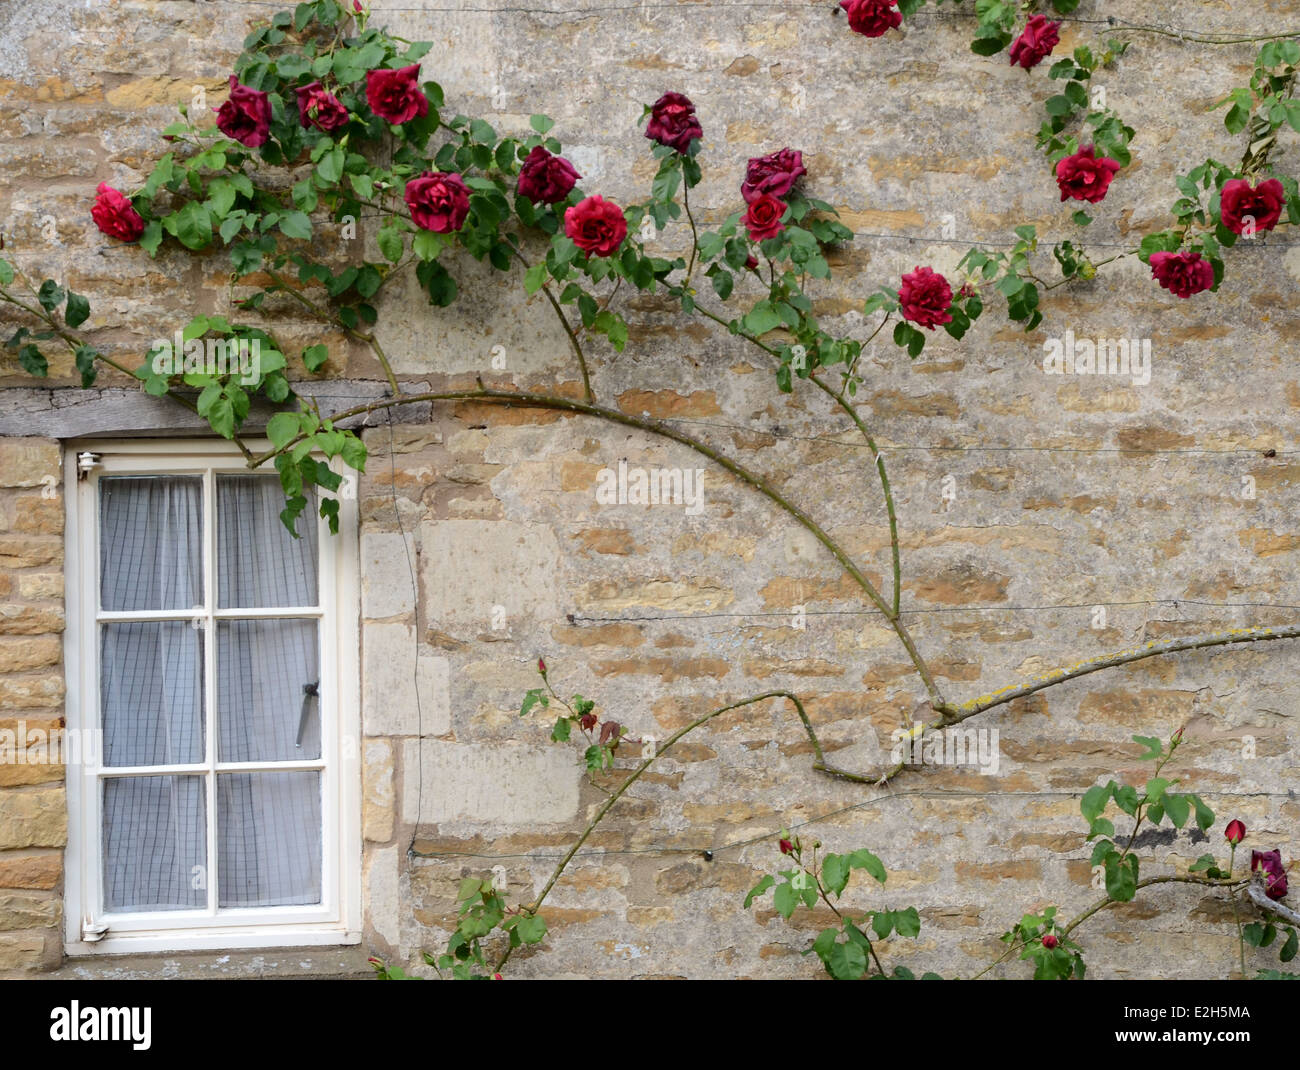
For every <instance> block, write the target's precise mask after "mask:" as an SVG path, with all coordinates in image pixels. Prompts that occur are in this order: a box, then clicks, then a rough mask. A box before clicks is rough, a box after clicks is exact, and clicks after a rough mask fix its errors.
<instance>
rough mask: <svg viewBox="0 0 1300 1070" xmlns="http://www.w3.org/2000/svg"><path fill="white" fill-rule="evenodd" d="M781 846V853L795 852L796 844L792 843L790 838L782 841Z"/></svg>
mask: <svg viewBox="0 0 1300 1070" xmlns="http://www.w3.org/2000/svg"><path fill="white" fill-rule="evenodd" d="M780 847H781V853H782V854H783V855H788V854H793V853H794V844H792V843H791V842H790V841H789V840H782V841H781V843H780Z"/></svg>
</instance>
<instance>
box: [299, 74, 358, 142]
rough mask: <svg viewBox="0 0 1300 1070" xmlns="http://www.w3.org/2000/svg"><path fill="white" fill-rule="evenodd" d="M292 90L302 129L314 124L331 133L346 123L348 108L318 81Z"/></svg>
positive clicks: (317, 127)
mask: <svg viewBox="0 0 1300 1070" xmlns="http://www.w3.org/2000/svg"><path fill="white" fill-rule="evenodd" d="M294 92H295V93H296V94H297V95H298V122H300V123H302V125H303V129H309V128H310V127H313V126H314V127H315V128H316V129H317V130H324V131H325V133H327V134H331V133H333V132H334V131H335V130H337V129H338V128H339V127H340V126H346V125H347V121H348V118H349V116H348V109H347V108H345V107H344V106H343V102H342V101H341V100H339V98H338V97H336V96H335V95H334V94H333V93H327V92H326V91H325V87H324V86H323V85H321V84H320V82H312V84H311V85H302V86H299V87H298V88H297V89H295V90H294Z"/></svg>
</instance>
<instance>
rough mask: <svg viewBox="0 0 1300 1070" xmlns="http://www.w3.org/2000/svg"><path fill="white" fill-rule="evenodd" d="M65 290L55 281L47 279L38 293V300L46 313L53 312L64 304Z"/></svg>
mask: <svg viewBox="0 0 1300 1070" xmlns="http://www.w3.org/2000/svg"><path fill="white" fill-rule="evenodd" d="M63 296H64V290H63V287H62V286H60V285H59V284H58V283H57V282H55V281H54V280H53V279H46V280H45V281H44V282H43V283H41V288H40V289H39V290H37V291H36V300H37V301H39V302H40V303H41V308H43V309H45V311H46V312H53V311H54V310H55V309H56V308H58V307H59V305H60V304H62V303H63Z"/></svg>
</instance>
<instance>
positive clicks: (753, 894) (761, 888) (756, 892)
mask: <svg viewBox="0 0 1300 1070" xmlns="http://www.w3.org/2000/svg"><path fill="white" fill-rule="evenodd" d="M775 883H776V878H775V877H773V876H772V874H770V873H766V874H764V875H763V878H762V880H760V881H759V882H758V883H757V884H756V885H754V887H752V888H751V889H750V890H749V894H748V895H746V896H745V909H746V910H748V909H749V908H750V906H751V905H752V904H753V902H754V900H755V899H756V898H758V896H760V895H762V894H763V893H764V892H766V891H767V890H768V889H769V888H771V887H772V885H774V884H775ZM834 931H835V930H834V929H828V930H827V932H831V933H833V932H834Z"/></svg>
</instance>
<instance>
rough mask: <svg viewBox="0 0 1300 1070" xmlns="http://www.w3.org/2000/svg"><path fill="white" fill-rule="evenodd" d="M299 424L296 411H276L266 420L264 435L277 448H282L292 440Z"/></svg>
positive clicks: (299, 426)
mask: <svg viewBox="0 0 1300 1070" xmlns="http://www.w3.org/2000/svg"><path fill="white" fill-rule="evenodd" d="M301 426H302V424H301V422H300V421H299V419H298V414H297V413H296V412H277V413H276V414H275V415H274V416H272V417H271V418H270V419H269V420H267V422H266V437H267V438H269V439H270V440H271V445H272V446H274V447H275V448H276V449H277V450H278V449H283V448H284V447H285V446H287V445H288V444H289V443H290V442H291V441H293V439H294V437H295V436H296V435H297V434H298V431H299V430H300V428H301Z"/></svg>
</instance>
